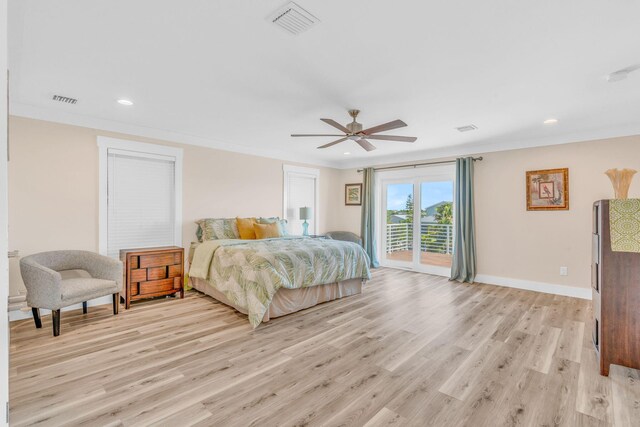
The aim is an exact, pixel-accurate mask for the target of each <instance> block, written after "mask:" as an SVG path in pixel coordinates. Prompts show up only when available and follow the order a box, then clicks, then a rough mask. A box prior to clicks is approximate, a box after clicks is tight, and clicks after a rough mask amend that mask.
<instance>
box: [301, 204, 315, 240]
mask: <svg viewBox="0 0 640 427" xmlns="http://www.w3.org/2000/svg"><path fill="white" fill-rule="evenodd" d="M311 218H312V214H311V208H309V207H306V206H305V207H303V208H300V219H303V220H304V222H303V223H302V235H303V236H308V235H309V223H308V222H307V220H308V219H311Z"/></svg>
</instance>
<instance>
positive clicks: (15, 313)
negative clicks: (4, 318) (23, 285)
mask: <svg viewBox="0 0 640 427" xmlns="http://www.w3.org/2000/svg"><path fill="white" fill-rule="evenodd" d="M112 303H113V299H112V297H111V295H107V296H104V297H100V298H96V299H92V300H89V301H87V304H88V305H89V307H94V306H96V305H104V304H112ZM79 309H82V303H78V304H74V305H70V306H69V307H64V308H63V309H62V311H69V310H79ZM50 314H51V310H47V309H44V308H42V309H40V317H42V316H48V315H50ZM32 318H33V314H32V313H31V309H30V308H27V309H21V310H12V311H10V312H9V321H10V322H13V321H15V320H23V319H32Z"/></svg>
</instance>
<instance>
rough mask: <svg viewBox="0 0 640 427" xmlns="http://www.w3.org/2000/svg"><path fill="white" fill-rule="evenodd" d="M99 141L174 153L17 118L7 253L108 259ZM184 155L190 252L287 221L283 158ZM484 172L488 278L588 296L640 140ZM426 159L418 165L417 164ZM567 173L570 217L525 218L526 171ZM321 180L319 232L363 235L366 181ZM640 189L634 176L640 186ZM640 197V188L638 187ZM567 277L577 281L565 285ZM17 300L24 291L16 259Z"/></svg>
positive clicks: (481, 222)
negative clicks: (603, 229)
mask: <svg viewBox="0 0 640 427" xmlns="http://www.w3.org/2000/svg"><path fill="white" fill-rule="evenodd" d="M98 135H104V136H112V137H117V138H123V139H133V140H137V141H143V142H152V143H159V144H166V145H179V144H172V143H168V142H165V141H153V140H149V139H145V138H138V137H128V136H126V135H119V134H113V133H109V132H102V131H97V130H94V129H88V128H81V127H75V126H68V125H62V124H55V123H49V122H43V121H37V120H31V119H24V118H17V117H12V118H11V122H10V141H11V162H10V164H9V201H10V205H9V206H10V207H9V229H10V237H9V249H11V250H13V249H19V250H20V252H21V254H22V255H27V254H30V253H34V252H39V251H45V250H52V249H60V248H78V249H88V250H94V251H96V250H98V149H97V145H96V137H97V136H98ZM179 146H181V147H182V148H183V149H184V177H183V193H184V195H183V220H184V224H183V242H184V245H185V246H186V245H188V243H189V242H190V241H191V240H193V238H194V233H195V225H194V224H193V221H194V220H196V219H198V218H202V217H223V216H225V217H226V216H236V215H239V216H245V215H247V216H248V215H262V216H270V215H282V165H283V162H282V161H279V160H274V159H268V158H262V157H256V156H248V155H244V154H237V153H230V152H226V151H220V150H214V149H209V148H202V147H196V146H190V145H179ZM483 157H484V160H483V161H482V162H479V163H476V175H475V180H476V181H475V182H476V213H477V222H476V228H477V245H478V271H479V274H481V275H484V276H493V277H499V278H506V279H516V280H522V281H528V282H540V283H549V284H557V285H565V286H573V287H579V288H585V289H586V288H588V287H589V282H590V270H589V266H590V262H591V254H590V250H591V249H590V248H591V240H590V230H591V204H592V203H593V201H595V200H598V199H601V198H609V197H612V195H613V192H612V187H611V184H610V183H609V180H608V178H607V177H606V176H605V175H604V174H603V172H604V171H605V170H606V169H609V168H613V167H618V168H622V167H628V168H634V169H637V170H640V136H634V137H626V138H616V139H609V140H603V141H591V142H581V143H574V144H566V145H558V146H551V147H541V148H530V149H522V150H512V151H503V152H497V153H488V154H483ZM416 160H418V159H416ZM557 167H568V168H569V176H570V199H571V209H570V210H569V211H560V212H527V211H526V209H525V186H524V176H525V171H527V170H535V169H548V168H557ZM320 170H321V189H320V192H321V194H320V199H321V212H320V224H319V228H320V230H319V231H320V232H324V231H328V230H347V231H353V232H355V233H357V234H359V232H360V208H359V207H355V206H345V205H344V184H347V183H355V182H362V175H361V174H359V173H357V172H356V170H354V169H351V170H336V169H330V168H320ZM638 180H640V178H638V177H636V181H638ZM630 196H631V197H640V183H638V182H635V183H634V184H632V186H631V192H630ZM561 266H566V267H568V269H569V275H568V276H566V277H565V276H560V275H559V269H560V267H561ZM10 276H11V277H10V280H11V294H12V295H15V294H17V293H18V291H19V290H20V289H22V283H21V281H20V277H19V269H18V267H17V260H11V268H10Z"/></svg>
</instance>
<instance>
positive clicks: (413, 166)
mask: <svg viewBox="0 0 640 427" xmlns="http://www.w3.org/2000/svg"><path fill="white" fill-rule="evenodd" d="M472 159H473V161H474V162H475V161H481V160H482V157H472ZM455 162H456V161H455V160H442V161H439V162H427V163H414V164H412V165H400V166H387V167H382V168H373V170H374V171H383V170H389V169H404V168H417V167H419V166H431V165H445V164H448V163H455ZM363 170H364V169H358V172H362V171H363Z"/></svg>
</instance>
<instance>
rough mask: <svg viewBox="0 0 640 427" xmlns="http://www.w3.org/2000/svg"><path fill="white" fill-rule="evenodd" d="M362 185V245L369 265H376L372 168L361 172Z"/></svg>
mask: <svg viewBox="0 0 640 427" xmlns="http://www.w3.org/2000/svg"><path fill="white" fill-rule="evenodd" d="M362 173H363V185H362V221H361V222H360V224H361V225H360V226H361V230H360V234H361V235H362V246H363V247H364V251H365V252H366V253H367V255H369V260H370V262H371V267H374V268H375V267H378V265H379V264H378V255H377V254H376V228H375V210H376V208H375V201H374V194H375V189H374V184H373V183H374V180H373V174H374V172H373V168H366V169H365V170H364V171H363V172H362Z"/></svg>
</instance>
